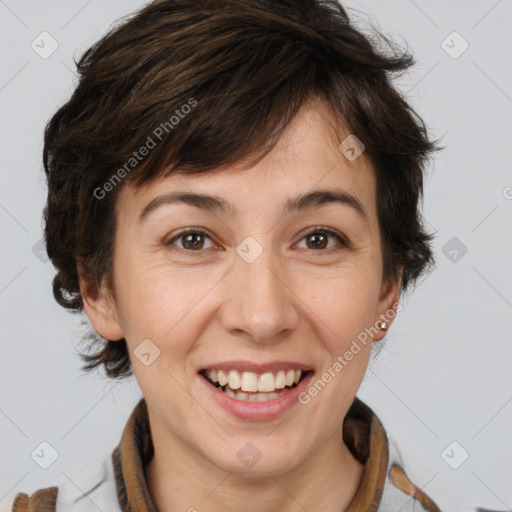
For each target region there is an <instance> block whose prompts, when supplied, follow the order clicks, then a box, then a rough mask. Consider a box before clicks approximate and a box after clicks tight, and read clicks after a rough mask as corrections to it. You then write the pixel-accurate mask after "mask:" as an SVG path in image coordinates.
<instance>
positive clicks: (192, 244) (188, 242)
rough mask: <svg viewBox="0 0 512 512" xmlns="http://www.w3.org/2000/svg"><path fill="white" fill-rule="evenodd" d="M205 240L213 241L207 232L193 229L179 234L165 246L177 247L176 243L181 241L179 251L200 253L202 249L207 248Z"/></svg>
mask: <svg viewBox="0 0 512 512" xmlns="http://www.w3.org/2000/svg"><path fill="white" fill-rule="evenodd" d="M205 239H208V240H211V238H210V237H209V236H208V235H207V234H206V233H205V232H203V231H200V230H197V229H191V230H187V231H182V232H181V233H178V234H177V235H176V236H174V237H173V238H171V239H170V240H168V241H166V242H165V245H176V244H175V242H177V241H181V246H180V245H178V248H179V249H182V250H184V251H188V252H200V251H201V249H204V248H205ZM206 248H208V247H206Z"/></svg>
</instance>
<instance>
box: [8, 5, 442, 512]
mask: <svg viewBox="0 0 512 512" xmlns="http://www.w3.org/2000/svg"><path fill="white" fill-rule="evenodd" d="M411 64H412V59H411V57H410V56H409V55H407V54H399V52H398V51H396V49H395V48H394V47H393V46H391V45H389V46H384V47H383V48H381V49H377V47H376V46H375V45H374V44H371V43H370V41H369V39H368V38H367V37H365V36H364V35H363V34H362V33H360V32H359V31H358V30H356V28H355V27H354V26H353V25H352V24H351V23H350V20H349V19H348V16H347V14H346V12H345V11H344V9H343V8H342V7H340V6H339V5H338V4H337V3H336V2H328V1H323V2H321V1H319V0H303V1H293V0H279V1H277V0H261V1H258V2H249V1H247V0H212V1H204V2H196V1H192V0H163V1H157V2H153V3H151V4H149V5H148V6H146V7H145V8H143V9H142V10H141V11H140V12H138V13H136V14H135V15H134V16H133V17H131V18H130V19H129V20H126V21H125V22H123V23H122V24H120V25H119V26H117V27H116V28H115V29H113V30H112V31H111V32H109V33H108V34H107V35H106V36H105V37H103V38H102V39H101V40H100V41H99V42H98V43H96V44H95V45H94V46H93V47H92V48H91V49H90V50H88V51H87V52H86V54H85V55H84V56H83V57H82V58H81V60H80V62H79V63H78V72H79V75H80V81H79V83H78V86H77V88H76V90H75V92H74V94H73V96H72V97H71V99H70V100H69V101H68V102H67V103H66V104H65V105H64V106H63V107H62V108H61V109H60V110H59V111H58V112H57V113H56V114H55V116H54V117H53V118H52V119H51V121H50V122H49V124H48V126H47V129H46V132H45V147H44V165H45V171H46V174H47V178H48V203H47V207H46V209H45V236H46V243H47V250H48V255H49V257H50V259H51V260H52V262H53V263H54V265H55V266H56V268H57V275H56V276H55V279H54V295H55V298H56V300H57V301H58V302H59V304H61V305H62V306H64V307H65V308H68V309H71V310H74V311H81V310H85V312H86V313H87V316H88V318H89V320H90V322H91V324H92V326H93V327H94V335H93V336H92V337H91V339H90V340H88V341H90V342H91V346H92V345H93V344H96V343H100V344H102V345H103V346H102V347H101V349H100V350H99V351H98V352H97V353H96V354H93V355H88V354H83V358H84V360H85V361H86V364H85V365H84V369H85V370H92V369H94V368H96V367H97V366H100V365H102V366H103V367H104V368H105V371H106V373H107V375H108V376H109V377H111V378H121V377H127V376H129V375H131V374H132V372H133V373H134V374H135V377H136V379H137V382H138V384H139V386H140V388H141V391H142V394H143V398H142V399H141V401H140V402H139V404H138V405H137V407H136V408H135V410H134V411H133V413H132V415H131V417H130V419H129V421H128V422H127V424H126V427H125V430H124V432H123V436H122V439H121V442H120V444H119V446H118V447H117V448H116V449H115V450H114V452H113V453H112V456H111V457H110V455H109V456H108V457H106V458H105V459H104V460H102V461H101V462H100V463H99V464H93V465H92V466H90V467H89V468H87V469H84V473H83V481H82V482H80V484H79V485H76V482H75V483H71V482H66V483H65V482H63V483H62V485H59V486H54V487H49V488H47V489H41V490H39V491H37V492H36V493H34V494H32V496H30V497H29V496H28V495H27V494H25V493H19V494H18V496H17V497H16V499H15V502H14V504H13V510H14V511H16V512H19V511H22V510H23V511H25V510H36V509H37V510H55V509H56V510H57V511H58V512H61V511H65V510H72V511H73V512H77V511H79V510H86V509H87V510H90V509H91V508H92V506H93V505H95V508H99V509H100V510H105V511H106V510H109V511H110V510H123V511H128V510H130V511H131V510H137V511H154V510H159V511H160V512H170V511H177V510H188V511H195V510H207V511H217V510H223V511H226V510H239V509H240V508H241V507H242V508H243V509H244V510H247V511H251V510H258V511H270V510H272V511H274V510H280V511H295V510H308V511H311V512H313V511H323V512H331V511H341V510H345V511H376V510H380V511H395V510H396V511H398V510H401V511H412V510H419V508H423V510H427V511H438V510H440V509H439V507H438V505H436V503H435V501H434V498H433V497H431V496H428V495H427V494H426V493H425V492H423V491H422V490H420V489H419V488H418V486H417V485H416V484H415V483H414V482H412V481H411V480H410V479H409V477H408V476H407V474H406V471H405V468H404V467H403V466H402V465H401V464H399V463H398V459H399V454H398V453H397V452H396V450H395V448H394V447H393V446H392V445H391V444H390V443H388V440H387V436H386V432H385V430H384V427H383V426H382V424H381V422H380V421H379V419H378V418H377V416H376V415H375V414H374V413H373V411H372V410H371V409H370V408H369V407H368V406H367V405H366V404H364V403H363V402H362V401H360V400H359V399H358V398H357V397H356V393H357V390H358V388H359V386H360V384H361V381H362V379H363V377H364V374H365V371H366V369H367V365H368V361H369V358H370V355H371V350H372V346H373V344H376V343H379V342H380V341H381V340H382V339H383V338H384V336H385V334H386V332H387V330H388V329H389V327H390V326H391V324H392V322H393V319H394V317H395V315H396V312H397V310H398V309H399V298H400V295H401V294H402V293H404V292H405V291H407V290H408V289H409V288H410V287H411V286H412V285H413V284H414V283H415V281H416V280H417V279H418V278H419V277H420V276H421V275H422V274H424V273H425V272H426V271H427V270H428V269H429V267H430V266H431V265H432V263H433V256H432V251H431V248H430V245H429V242H430V241H431V238H432V237H431V235H429V234H428V233H426V232H425V231H424V230H423V226H422V221H421V215H420V213H419V200H420V199H421V195H422V186H423V171H424V168H425V165H426V162H427V159H428V157H429V156H430V154H431V153H432V152H433V151H434V150H435V147H436V146H435V144H434V143H433V142H432V141H431V140H430V139H429V137H428V135H427V131H426V129H425V127H424V124H423V122H422V121H421V119H420V118H419V117H418V116H417V115H416V114H415V113H414V111H413V110H412V109H411V107H410V106H409V105H408V104H407V103H406V102H405V100H404V99H403V98H402V97H401V96H400V95H399V94H398V92H397V91H396V90H395V89H394V88H393V86H392V84H391V82H390V78H391V74H392V73H394V72H400V71H403V70H405V69H407V68H408V67H409V66H410V65H411ZM38 507H39V508H38Z"/></svg>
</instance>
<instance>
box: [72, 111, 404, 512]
mask: <svg viewBox="0 0 512 512" xmlns="http://www.w3.org/2000/svg"><path fill="white" fill-rule="evenodd" d="M329 116H330V114H329V110H328V109H327V108H326V107H325V105H324V104H323V103H321V102H320V101H317V102H313V101H312V102H309V103H308V104H306V105H305V106H304V107H303V108H302V109H301V111H300V112H299V114H298V115H297V117H296V118H295V119H294V121H293V123H292V124H291V125H290V126H289V128H288V129H287V131H286V132H285V134H284V135H283V137H282V138H281V140H280V141H279V143H278V145H277V146H276V148H275V149H274V150H273V151H272V152H271V153H270V154H269V155H267V157H265V158H264V159H263V160H262V161H261V162H259V163H258V164H257V165H255V166H253V167H251V168H249V169H243V170H241V169H240V168H239V167H240V166H231V167H229V168H222V169H218V170H215V171H214V172H209V173H206V174H200V175H196V176H187V175H183V174H181V175H179V174H174V175H171V176H168V177H165V178H163V179H158V180H157V181H154V182H152V183H150V184H149V185H147V186H144V187H143V188H134V187H133V186H132V185H124V186H123V189H122V191H121V193H120V195H119V198H118V201H117V204H116V215H117V222H118V229H117V234H116V239H115V250H114V260H113V269H114V271H113V272H114V274H113V275H114V280H113V281H114V288H113V294H110V293H109V290H107V289H106V288H102V289H100V290H97V291H96V293H90V294H89V293H88V292H87V286H86V285H85V283H84V282H83V281H82V283H81V287H82V294H83V297H84V307H85V310H86V313H87V315H88V317H89V319H90V321H91V323H92V324H93V326H94V327H95V329H96V331H97V332H98V333H99V334H100V335H101V336H103V337H104V338H106V339H111V340H115V339H120V338H122V337H124V338H126V340H127V343H128V347H129V351H130V358H131V362H132V366H133V369H134V373H135V376H136V379H137V381H138V384H139V386H140V388H141V390H142V393H143V396H144V397H145V399H146V402H147V405H148V411H149V417H150V425H151V431H152V436H153V444H154V447H155V456H154V458H153V459H152V460H151V461H150V463H149V464H148V465H147V466H146V478H147V482H148V487H149V489H150V492H151V495H152V497H153V500H154V502H155V504H156V506H157V508H158V510H160V511H161V512H170V511H174V510H183V511H186V510H193V509H192V508H191V507H195V509H197V510H208V511H212V512H215V511H221V510H222V511H227V510H228V511H231V510H232V511H235V510H237V511H238V510H240V509H243V510H244V511H246V512H250V511H253V510H254V511H256V510H257V511H259V512H265V511H275V510H280V511H284V512H292V511H293V512H295V511H302V510H304V509H306V510H308V511H310V512H313V511H323V512H326V511H327V512H330V511H332V512H334V511H336V512H339V511H340V510H345V509H346V508H347V506H348V505H349V503H350V501H351V500H352V498H353V496H354V494H355V493H356V490H357V487H358V485H359V483H360V481H361V477H362V474H363V466H362V465H361V464H360V463H359V462H358V461H357V460H356V459H355V458H354V457H353V456H352V455H351V454H350V452H349V450H348V448H347V447H346V445H345V444H344V443H343V441H342V437H341V428H342V424H343V419H344V417H345V415H346V413H347V410H348V408H349V407H350V405H351V403H352V401H353V399H354V396H355V394H356V392H357V390H358V388H359V386H360V384H361V381H362V379H363V377H364V374H365V371H366V368H367V365H368V360H369V356H370V350H371V340H370V342H369V343H367V345H366V346H363V347H362V350H361V351H360V352H359V353H358V354H357V355H356V356H354V358H353V359H352V361H350V363H349V364H347V366H345V367H344V368H343V371H341V372H339V373H338V374H336V377H335V378H333V379H332V380H331V382H330V383H329V384H328V385H327V386H326V387H325V388H324V389H323V390H322V391H321V392H320V393H319V394H318V395H317V396H316V397H315V398H314V399H312V400H311V402H310V403H309V404H307V405H302V404H299V403H297V404H295V405H294V406H293V407H292V408H291V409H290V410H289V411H288V412H287V413H285V415H284V417H280V418H277V419H274V420H268V421H261V422H252V421H247V420H240V419H237V418H234V417H232V416H231V415H229V414H228V413H226V412H225V410H224V409H222V408H221V407H220V406H219V405H217V404H216V403H214V401H213V400H211V399H210V400H208V399H207V397H205V393H204V387H203V384H202V382H201V381H200V379H202V377H200V376H199V375H198V373H197V372H198V370H199V369H201V368H202V367H204V366H206V365H207V364H211V363H214V362H217V363H218V362H220V361H233V360H239V359H244V360H249V361H253V362H260V363H267V362H271V361H276V360H279V361H283V360H284V361H299V362H302V363H306V364H310V365H312V366H313V367H314V368H315V372H316V375H315V378H316V377H319V376H320V375H321V374H322V373H323V372H324V371H326V370H327V369H328V368H329V367H331V366H332V364H333V362H334V361H335V360H336V358H337V357H338V356H339V355H343V354H344V353H345V351H346V350H348V349H349V347H350V345H351V343H352V341H353V340H354V339H356V337H357V335H358V334H359V333H361V332H362V331H363V330H364V329H365V328H367V327H370V326H373V325H375V323H376V321H378V320H379V319H381V318H382V315H385V314H386V312H387V311H389V310H390V309H391V308H392V306H393V304H395V303H396V302H397V301H398V298H399V290H400V275H399V276H398V278H397V279H396V280H394V281H392V282H387V283H384V282H383V281H382V254H381V246H380V243H381V241H380V233H379V226H378V218H377V198H376V180H375V175H374V171H373V169H372V167H371V164H370V162H369V160H368V159H367V158H366V155H365V153H363V154H362V155H361V156H359V157H358V158H357V159H356V160H355V161H353V162H351V161H349V160H348V159H346V158H345V157H344V156H343V155H342V154H341V152H340V150H339V149H338V147H337V145H338V144H339V142H341V141H342V140H343V139H344V138H345V137H346V136H347V135H348V134H349V133H350V131H349V130H347V129H345V130H343V131H341V132H340V131H338V133H337V135H336V136H335V137H333V132H332V130H331V129H330V127H331V126H332V123H329V121H330V120H332V118H330V117H329ZM320 188H322V189H331V188H336V189H343V190H345V191H347V192H350V193H351V194H353V195H354V196H355V197H356V198H357V199H358V200H359V201H360V203H361V204H362V205H363V207H364V210H365V211H366V212H367V216H368V217H367V219H365V218H363V217H362V216H361V215H359V214H358V212H357V211H356V210H355V209H354V208H352V207H350V206H348V205H343V204H339V203H332V204H325V205H321V206H315V207H313V208H311V209H308V210H304V211H299V212H295V213H292V214H289V215H287V216H283V215H282V213H281V208H282V205H283V204H284V203H285V201H286V200H287V199H288V198H290V197H293V196H295V195H296V194H298V193H305V192H309V191H311V190H312V189H320ZM178 190H179V191H186V192H196V193H206V194H213V195H217V196H221V197H223V198H224V199H225V200H226V201H229V202H230V203H232V204H233V206H234V207H236V208H237V209H238V211H239V212H238V215H236V216H235V215H230V214H224V213H220V212H216V213H213V212H206V211H202V210H200V209H198V208H196V207H194V206H190V205H185V204H168V205H165V206H161V207H160V208H157V209H155V210H154V211H153V212H151V213H150V214H148V216H147V217H145V218H144V220H142V221H139V215H140V213H141V211H142V210H143V208H144V207H145V206H146V205H147V204H148V203H149V202H150V201H151V200H152V199H153V198H155V197H156V196H158V195H160V194H164V193H167V192H173V191H178ZM316 226H323V227H325V228H329V229H331V230H333V231H335V232H338V233H340V234H341V235H344V236H345V237H346V238H348V239H349V241H350V242H351V247H350V248H347V247H344V246H343V245H341V244H340V242H339V241H338V240H337V239H336V238H335V237H332V236H329V238H328V239H327V242H326V243H327V244H328V245H327V246H322V248H320V249H319V248H316V246H315V244H314V242H315V241H314V240H313V241H311V237H306V234H308V233H309V232H310V231H314V232H315V233H317V235H318V234H321V233H322V231H321V229H318V230H313V229H311V228H315V227H316ZM189 227H193V228H203V229H204V230H207V231H208V232H209V235H208V236H204V237H202V238H201V237H199V239H198V240H197V239H196V240H195V241H193V243H192V247H193V249H190V248H188V249H186V248H185V247H190V245H188V246H187V245H186V240H185V239H184V238H183V237H182V238H178V239H175V240H174V242H173V245H172V244H171V245H166V242H168V241H169V240H170V239H171V238H173V236H175V235H176V234H177V233H178V231H180V230H182V229H183V228H189ZM319 231H320V233H319ZM197 236H198V235H196V237H197ZM247 236H252V237H254V238H255V239H256V240H257V242H258V243H259V244H260V246H261V247H262V249H263V252H262V254H261V255H260V256H259V257H258V258H257V259H256V260H255V261H254V262H252V263H250V264H249V263H247V262H246V261H245V260H244V259H242V258H241V257H240V256H238V254H237V253H236V252H235V250H236V248H237V246H238V245H239V244H240V243H241V242H242V241H243V240H244V239H245V238H246V237H247ZM324 236H326V235H325V233H324ZM195 247H199V249H194V248H195ZM191 253H192V254H191ZM391 322H392V320H390V321H389V322H388V325H390V324H391ZM384 335H385V331H379V332H378V334H376V335H375V336H374V338H373V340H374V341H377V340H380V339H382V338H383V337H384ZM146 338H149V339H151V340H152V342H153V343H154V344H155V345H157V346H158V348H159V349H160V351H161V353H160V356H159V357H158V358H157V359H156V360H155V361H154V362H153V363H152V364H151V365H149V366H145V365H143V364H142V363H141V362H140V361H139V360H138V358H137V357H135V356H134V354H133V351H134V350H135V349H136V348H137V346H138V345H139V344H140V343H141V341H142V340H144V339H146ZM247 442H251V443H253V444H254V445H255V446H256V447H257V448H258V449H259V451H260V452H261V454H262V457H261V459H260V460H259V461H258V462H257V464H255V465H254V466H253V467H252V468H247V467H245V466H244V465H243V464H241V462H240V461H239V460H238V458H237V456H236V455H237V452H238V450H240V449H241V448H242V447H243V446H244V445H245V444H246V443H247ZM256 495H257V496H258V499H257V500H256V499H254V496H256Z"/></svg>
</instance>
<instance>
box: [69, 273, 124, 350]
mask: <svg viewBox="0 0 512 512" xmlns="http://www.w3.org/2000/svg"><path fill="white" fill-rule="evenodd" d="M77 269H78V276H79V278H78V279H79V284H80V294H81V295H82V301H83V304H84V309H85V312H86V313H87V316H88V318H89V321H90V322H91V324H92V325H93V327H94V329H95V330H96V332H97V333H98V334H99V335H100V336H101V337H103V338H105V339H106V340H112V341H115V340H120V339H122V338H124V333H123V329H122V328H121V324H120V323H119V319H118V314H117V309H116V306H115V302H114V298H113V297H112V294H111V293H110V291H109V290H107V287H106V285H105V284H102V286H101V288H100V289H98V290H92V289H91V287H90V285H89V283H88V281H87V280H86V277H85V276H86V272H85V270H84V268H83V266H82V264H81V263H79V264H78V266H77Z"/></svg>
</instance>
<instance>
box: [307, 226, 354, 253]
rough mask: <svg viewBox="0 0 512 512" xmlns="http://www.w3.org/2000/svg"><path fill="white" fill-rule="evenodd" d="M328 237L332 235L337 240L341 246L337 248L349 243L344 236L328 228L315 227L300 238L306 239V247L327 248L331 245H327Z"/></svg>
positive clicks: (346, 245)
mask: <svg viewBox="0 0 512 512" xmlns="http://www.w3.org/2000/svg"><path fill="white" fill-rule="evenodd" d="M330 237H332V238H334V239H336V240H337V241H338V243H339V245H340V246H341V247H338V249H341V248H347V247H350V244H349V243H348V241H347V240H346V239H345V238H344V237H342V236H341V235H339V234H338V233H336V232H334V231H332V230H330V229H318V228H316V229H315V230H314V231H310V232H309V233H308V234H307V235H305V236H304V237H303V238H302V240H306V248H307V249H312V250H323V249H326V248H329V249H331V248H332V246H331V247H327V245H328V243H329V238H330ZM302 240H301V241H302Z"/></svg>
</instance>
